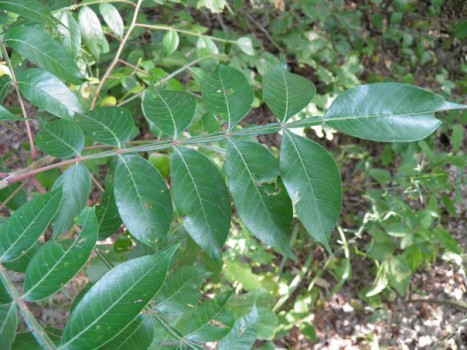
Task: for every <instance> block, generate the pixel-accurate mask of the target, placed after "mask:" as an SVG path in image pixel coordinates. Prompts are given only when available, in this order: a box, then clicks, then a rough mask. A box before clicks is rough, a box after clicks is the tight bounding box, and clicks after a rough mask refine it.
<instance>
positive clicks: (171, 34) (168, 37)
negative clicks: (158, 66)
mask: <svg viewBox="0 0 467 350" xmlns="http://www.w3.org/2000/svg"><path fill="white" fill-rule="evenodd" d="M179 43H180V38H179V37H178V33H177V32H176V31H174V30H169V31H167V32H166V33H165V35H164V39H162V45H163V46H164V47H165V50H166V51H167V56H169V55H171V54H173V53H174V52H175V51H176V50H177V48H178V44H179Z"/></svg>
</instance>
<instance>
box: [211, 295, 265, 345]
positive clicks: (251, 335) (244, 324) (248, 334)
mask: <svg viewBox="0 0 467 350" xmlns="http://www.w3.org/2000/svg"><path fill="white" fill-rule="evenodd" d="M258 321H259V315H258V310H257V309H256V305H255V304H253V308H252V310H251V312H250V313H249V314H248V315H245V316H242V317H240V318H239V319H237V320H236V321H235V324H234V326H233V327H232V329H231V330H230V332H229V333H228V334H227V335H226V336H225V337H224V338H223V339H222V340H221V341H220V343H219V346H218V350H248V349H251V347H252V346H253V343H254V342H255V340H256V329H255V325H256V324H257V323H258Z"/></svg>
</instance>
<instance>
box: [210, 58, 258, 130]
mask: <svg viewBox="0 0 467 350" xmlns="http://www.w3.org/2000/svg"><path fill="white" fill-rule="evenodd" d="M201 93H202V95H203V102H204V105H205V106H206V109H207V110H208V111H209V112H211V113H213V114H216V115H220V116H221V117H222V119H223V120H225V121H227V122H228V124H229V125H228V127H229V129H232V128H233V127H234V126H235V125H236V124H237V123H238V122H239V121H240V120H242V119H243V118H244V117H245V116H246V115H247V114H248V112H249V111H250V109H251V104H252V103H253V90H252V89H251V86H250V84H249V83H248V80H246V78H245V76H244V75H243V74H242V73H241V72H240V71H238V70H237V69H235V68H231V67H226V66H222V65H221V66H219V68H218V69H217V70H215V71H214V72H212V73H209V74H206V75H205V76H204V78H203V80H202V81H201Z"/></svg>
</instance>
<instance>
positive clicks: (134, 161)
mask: <svg viewBox="0 0 467 350" xmlns="http://www.w3.org/2000/svg"><path fill="white" fill-rule="evenodd" d="M114 193H115V200H116V202H117V207H118V212H119V213H120V216H121V218H122V220H123V223H124V224H125V225H126V227H127V228H128V230H129V231H130V233H131V234H132V235H133V236H134V237H135V238H136V239H138V240H139V241H141V242H142V243H144V244H147V245H148V246H150V247H154V246H155V244H156V242H157V239H159V238H162V237H164V236H165V235H166V234H167V231H168V230H169V227H170V222H171V219H172V201H171V199H170V195H169V192H168V190H167V186H166V184H165V181H164V179H163V178H162V176H161V174H160V173H159V172H158V171H157V169H156V168H154V167H153V166H152V165H151V163H149V162H148V161H147V160H145V159H143V158H141V157H139V156H137V155H123V156H120V157H119V159H118V164H117V168H116V169H115V182H114Z"/></svg>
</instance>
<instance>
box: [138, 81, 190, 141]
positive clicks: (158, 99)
mask: <svg viewBox="0 0 467 350" xmlns="http://www.w3.org/2000/svg"><path fill="white" fill-rule="evenodd" d="M141 108H142V110H143V113H144V116H145V117H146V120H147V121H148V122H149V123H152V124H153V125H155V126H156V127H157V128H158V129H159V130H160V131H162V132H163V133H165V134H167V135H169V136H173V138H174V139H176V138H177V137H178V135H180V134H181V133H182V132H183V131H184V130H185V129H186V128H187V127H188V126H189V125H190V124H191V121H192V120H193V117H194V115H195V112H196V101H195V98H194V97H193V96H191V95H189V94H187V93H186V92H181V91H173V90H157V89H156V88H150V89H147V90H146V92H145V93H144V97H143V102H142V106H141Z"/></svg>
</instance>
